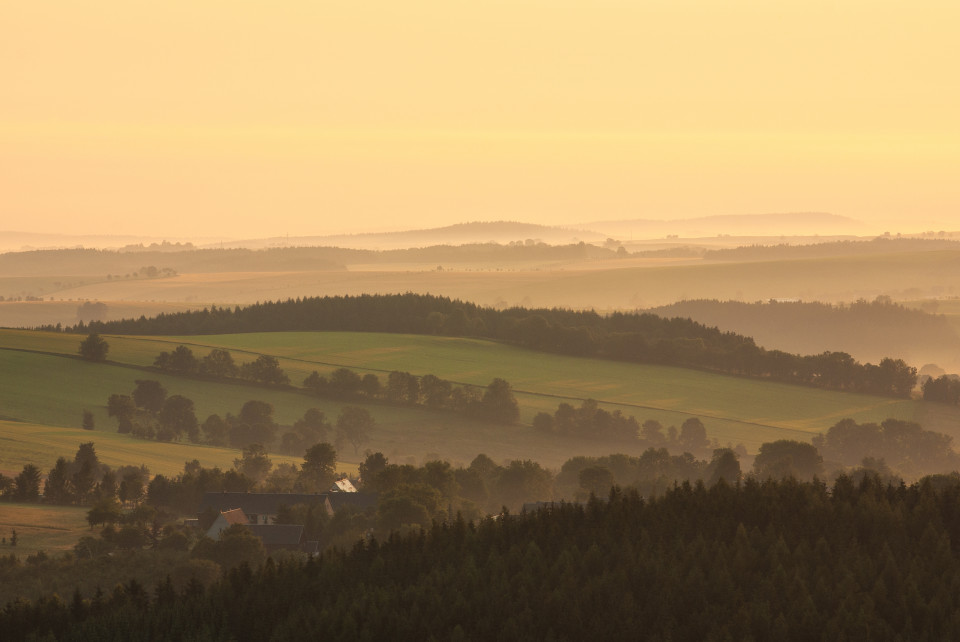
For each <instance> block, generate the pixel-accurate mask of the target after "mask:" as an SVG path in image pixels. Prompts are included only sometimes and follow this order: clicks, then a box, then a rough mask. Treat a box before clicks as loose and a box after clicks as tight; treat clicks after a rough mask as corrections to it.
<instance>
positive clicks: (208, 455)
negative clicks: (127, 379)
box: [0, 421, 356, 511]
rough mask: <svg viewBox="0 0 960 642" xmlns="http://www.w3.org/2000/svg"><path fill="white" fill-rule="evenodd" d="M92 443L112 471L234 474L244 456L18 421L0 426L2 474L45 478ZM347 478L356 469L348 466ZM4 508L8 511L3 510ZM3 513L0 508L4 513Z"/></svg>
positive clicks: (279, 458) (278, 459)
mask: <svg viewBox="0 0 960 642" xmlns="http://www.w3.org/2000/svg"><path fill="white" fill-rule="evenodd" d="M88 441H92V442H93V443H94V448H95V449H96V451H97V458H98V459H99V460H100V463H103V464H107V465H108V466H110V467H111V468H117V467H119V466H128V465H133V466H139V465H141V464H143V465H146V466H147V468H149V469H150V472H151V473H154V474H162V475H175V474H177V473H178V472H181V471H182V470H183V465H184V463H185V462H187V461H190V460H193V459H196V460H198V461H199V462H200V464H201V465H203V466H204V467H208V468H209V467H213V466H219V467H220V468H232V467H233V460H234V459H236V458H237V457H238V456H239V453H238V452H237V451H236V450H234V449H231V448H218V447H216V446H205V445H200V444H190V443H186V442H185V443H161V442H156V441H146V440H143V439H134V438H132V437H130V436H129V435H121V434H118V433H116V432H106V431H93V432H91V431H88V430H83V429H82V428H64V427H61V426H46V425H41V424H33V423H22V422H16V421H0V472H3V473H4V474H5V475H7V476H13V475H15V474H16V473H18V472H19V471H20V470H21V469H22V468H23V465H24V464H26V463H32V464H34V465H36V466H37V467H38V468H40V470H41V471H43V472H44V473H46V472H47V471H48V470H50V469H51V468H52V467H53V465H54V463H56V461H57V458H58V457H66V458H67V460H72V459H73V456H74V454H75V453H76V452H77V448H78V447H79V445H80V444H81V443H84V442H88ZM271 459H272V460H273V462H274V464H278V463H281V462H291V463H300V462H301V461H302V459H300V458H297V457H285V456H283V455H271ZM342 468H343V470H344V472H351V473H352V472H353V471H354V470H355V468H356V467H355V466H350V465H349V464H345V465H343V467H342ZM0 506H3V505H2V504H0ZM2 510H3V508H0V511H2Z"/></svg>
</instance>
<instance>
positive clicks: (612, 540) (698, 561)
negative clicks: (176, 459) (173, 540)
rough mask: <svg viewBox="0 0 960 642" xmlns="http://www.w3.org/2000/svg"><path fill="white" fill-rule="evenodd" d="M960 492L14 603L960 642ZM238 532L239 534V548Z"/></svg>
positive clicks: (375, 622) (112, 616)
mask: <svg viewBox="0 0 960 642" xmlns="http://www.w3.org/2000/svg"><path fill="white" fill-rule="evenodd" d="M958 502H960V478H958V477H957V476H956V475H954V476H950V477H935V478H927V479H924V480H923V481H922V482H920V483H916V484H913V485H910V486H906V485H904V484H885V483H883V482H882V481H880V480H879V479H877V478H875V477H869V476H868V477H864V478H863V479H862V480H860V481H859V482H854V481H853V480H851V479H850V478H848V477H841V478H840V479H838V480H837V481H836V482H835V483H834V484H833V485H832V487H828V486H826V485H825V484H824V483H822V482H798V481H796V480H785V481H772V480H771V481H767V482H759V481H756V480H751V479H748V480H746V481H745V482H743V483H742V484H734V485H731V484H727V483H717V484H715V485H714V486H712V487H710V488H708V487H707V485H706V484H702V483H700V484H689V483H684V484H680V485H678V486H676V487H674V488H670V489H668V490H667V491H666V492H665V493H664V494H663V495H662V496H660V497H658V498H655V499H651V498H645V497H642V496H641V495H640V494H639V493H637V492H635V491H629V490H627V491H625V490H620V489H617V488H614V489H613V490H611V491H610V492H609V493H608V494H607V495H605V496H604V497H603V498H596V497H595V498H593V499H591V500H589V501H587V502H585V503H583V504H569V503H567V504H554V505H550V506H546V507H544V508H542V509H540V510H536V511H532V512H526V513H519V514H513V513H511V514H505V515H502V516H500V517H498V518H496V519H492V518H491V519H484V520H480V521H478V522H470V521H467V520H464V519H462V518H457V517H453V518H451V519H448V520H445V521H442V522H441V521H436V522H433V523H432V524H430V525H429V526H428V527H427V528H424V529H417V530H414V531H410V532H407V533H398V532H394V533H393V534H391V535H389V536H386V537H382V538H381V537H376V538H373V537H367V538H364V539H363V540H359V541H357V542H356V543H355V544H354V545H353V546H352V547H351V548H349V549H334V550H331V551H327V552H325V553H323V554H322V555H321V556H320V557H319V558H316V559H313V558H311V559H306V560H297V559H291V558H286V559H282V560H273V559H270V560H267V561H266V562H264V563H255V564H253V565H243V564H241V565H239V566H237V567H235V568H233V569H232V570H230V571H229V572H227V573H225V574H224V576H223V577H222V578H221V579H219V580H217V581H213V582H212V583H210V584H205V583H204V582H201V581H196V580H193V581H182V582H174V581H172V580H171V579H170V578H163V577H161V578H159V579H157V580H156V581H155V583H153V584H147V585H144V584H143V583H142V582H140V581H137V580H136V579H129V580H127V581H124V582H123V583H122V584H118V585H117V586H116V588H114V589H113V590H112V591H109V592H104V591H97V592H96V593H95V594H93V595H92V596H89V597H88V596H85V595H83V594H82V593H80V592H79V591H77V592H74V594H73V597H72V599H70V598H68V599H66V600H65V599H63V598H61V597H59V596H57V595H49V594H48V595H46V596H45V597H43V598H41V599H37V600H35V601H28V600H17V601H12V602H9V603H8V604H7V605H6V606H5V607H4V608H3V609H2V610H0V630H3V631H4V634H5V635H7V636H9V637H11V639H41V638H44V636H48V637H51V638H55V639H60V640H89V639H114V638H115V637H116V636H118V635H120V636H123V637H124V639H128V640H158V639H186V638H189V639H198V640H216V639H273V640H294V639H303V638H304V637H311V638H313V637H330V638H333V639H399V640H420V639H428V638H431V637H433V638H436V639H451V640H465V639H503V640H522V639H549V640H635V639H671V640H705V639H717V640H723V639H763V640H785V641H791V640H798V641H800V640H803V641H807V640H838V639H857V640H864V639H871V640H891V641H892V640H898V639H957V638H958V637H960V619H958V618H957V617H956V613H957V612H958V611H960V590H958V587H957V580H956V578H957V577H960V556H958V555H957V552H958V551H960V510H958V509H957V507H958ZM231 535H232V534H231Z"/></svg>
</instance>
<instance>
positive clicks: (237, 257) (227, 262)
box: [0, 243, 617, 277]
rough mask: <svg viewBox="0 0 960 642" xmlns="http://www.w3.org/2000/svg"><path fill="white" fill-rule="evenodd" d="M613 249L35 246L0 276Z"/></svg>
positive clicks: (549, 257)
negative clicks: (89, 247)
mask: <svg viewBox="0 0 960 642" xmlns="http://www.w3.org/2000/svg"><path fill="white" fill-rule="evenodd" d="M616 256H617V254H616V252H615V251H614V250H612V249H608V248H602V247H598V246H596V245H590V244H587V243H577V244H569V245H547V244H545V243H533V244H524V245H501V244H498V243H474V244H469V245H456V246H455V245H433V246H429V247H423V248H412V249H395V250H383V251H374V250H357V249H349V248H341V247H307V246H304V247H282V248H281V247H277V248H264V249H259V250H254V249H246V248H233V249H229V248H228V249H202V250H177V251H169V250H151V249H142V250H141V249H136V250H135V251H117V250H87V249H70V250H34V251H30V252H7V253H5V254H0V274H3V275H4V276H7V277H10V276H51V275H57V276H59V275H63V274H74V275H77V274H83V275H106V274H111V275H118V276H124V275H127V274H128V273H137V272H138V271H139V270H141V268H144V267H149V266H154V267H156V268H158V269H160V270H163V269H167V268H168V269H170V270H173V271H174V272H179V273H195V272H233V271H236V272H278V271H279V272H283V271H299V270H313V271H316V270H343V269H345V266H348V265H350V264H357V263H363V264H381V265H384V266H385V267H386V266H389V265H391V264H397V263H438V264H457V263H485V264H488V265H491V266H493V267H496V266H497V263H498V262H516V261H569V260H586V259H601V258H614V257H616Z"/></svg>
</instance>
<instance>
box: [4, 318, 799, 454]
mask: <svg viewBox="0 0 960 642" xmlns="http://www.w3.org/2000/svg"><path fill="white" fill-rule="evenodd" d="M101 336H103V337H104V338H116V339H133V338H135V339H136V340H138V341H149V342H151V343H158V344H163V345H175V346H178V345H183V346H188V347H195V348H209V349H211V350H212V349H223V350H228V351H230V352H231V353H234V352H237V353H240V354H246V355H256V356H261V355H262V356H269V357H273V358H275V359H278V360H285V361H294V362H296V363H302V364H306V365H321V366H329V367H334V368H349V369H351V370H354V371H360V372H376V373H385V374H389V373H391V372H393V370H388V369H385V368H369V367H359V366H354V365H346V364H342V363H331V362H328V361H319V360H314V359H305V358H303V357H290V356H285V355H276V354H270V353H268V352H256V351H253V350H247V349H243V348H220V347H219V346H213V345H210V344H205V343H194V342H184V341H171V340H169V339H158V338H152V337H140V336H138V335H101ZM0 350H10V351H15V352H26V353H31V354H42V355H45V356H50V357H67V358H70V359H77V360H82V357H80V355H72V354H68V353H63V352H47V351H43V350H31V349H27V348H11V347H0ZM101 363H104V364H106V365H112V366H118V367H121V368H131V369H133V370H139V371H141V372H150V373H159V374H163V375H164V376H171V377H176V378H179V379H194V378H195V377H190V376H184V375H181V374H179V373H173V372H168V371H166V370H159V369H157V368H155V367H153V366H139V365H135V364H132V363H124V362H120V361H111V360H106V361H103V362H101ZM718 376H724V375H718ZM196 379H197V380H200V381H211V382H215V383H224V384H228V385H236V386H243V387H252V388H263V387H266V388H269V389H271V390H284V391H287V392H295V393H300V394H306V395H308V396H312V395H310V393H309V392H308V391H306V390H304V389H303V388H302V387H298V386H293V385H291V386H289V387H275V386H273V385H270V384H262V383H257V382H253V381H244V380H240V379H205V378H196ZM447 381H450V383H452V384H455V385H458V386H467V387H470V388H483V387H484V386H483V385H480V384H475V383H467V382H463V381H454V380H449V379H448V380H447ZM513 392H514V394H515V395H527V396H531V397H538V398H542V399H557V400H560V401H579V402H581V403H582V402H584V401H587V400H588V399H592V400H594V401H596V402H597V403H600V404H604V405H607V406H614V407H620V408H631V409H638V410H653V411H656V412H669V413H674V414H678V415H683V416H686V417H698V418H701V417H702V418H704V419H715V420H718V421H732V422H736V423H739V424H744V425H747V426H756V427H758V428H768V429H771V430H777V431H782V432H789V433H793V434H796V435H799V436H802V437H804V438H809V436H810V434H811V433H810V432H809V431H805V430H801V429H799V428H788V427H785V426H778V425H775V424H765V423H761V422H758V421H750V420H747V419H740V418H737V417H724V416H720V415H712V414H707V413H702V412H701V413H698V412H690V411H688V410H676V409H672V408H663V407H659V406H650V405H645V404H637V403H630V402H627V401H608V400H604V399H598V398H595V397H576V396H569V395H567V396H565V395H560V394H556V393H550V392H536V391H532V390H522V389H519V388H513ZM377 405H387V406H393V405H394V404H382V403H380V404H377ZM400 407H407V406H400ZM427 410H429V409H427ZM12 421H21V420H18V419H12Z"/></svg>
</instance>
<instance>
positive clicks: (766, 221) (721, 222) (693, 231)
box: [573, 212, 919, 239]
mask: <svg viewBox="0 0 960 642" xmlns="http://www.w3.org/2000/svg"><path fill="white" fill-rule="evenodd" d="M573 227H578V228H579V227H581V226H573ZM582 227H583V228H584V229H594V230H602V231H603V232H605V233H607V234H611V235H617V236H625V237H627V236H629V237H632V238H636V239H641V238H658V237H664V236H678V237H682V238H695V237H701V236H716V235H721V234H722V235H734V236H777V235H789V236H798V235H799V236H806V235H820V236H833V235H865V234H871V233H875V232H874V230H873V229H872V227H871V226H868V225H866V224H865V223H863V222H861V221H858V220H855V219H852V218H849V217H846V216H840V215H837V214H828V213H824V212H789V213H774V214H727V215H714V216H699V217H696V218H686V219H670V220H657V219H633V220H607V221H592V222H589V223H584V224H583V225H582ZM917 231H919V230H917Z"/></svg>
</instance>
